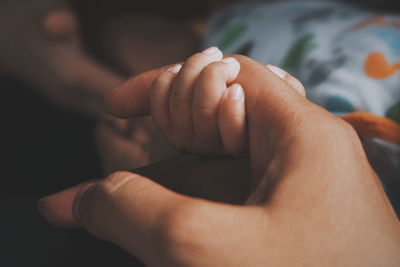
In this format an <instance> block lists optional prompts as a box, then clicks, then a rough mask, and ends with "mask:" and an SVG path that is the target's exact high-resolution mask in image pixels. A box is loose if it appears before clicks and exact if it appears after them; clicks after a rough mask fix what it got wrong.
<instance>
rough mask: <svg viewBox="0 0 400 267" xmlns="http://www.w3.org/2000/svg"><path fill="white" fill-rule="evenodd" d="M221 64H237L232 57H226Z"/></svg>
mask: <svg viewBox="0 0 400 267" xmlns="http://www.w3.org/2000/svg"><path fill="white" fill-rule="evenodd" d="M222 62H223V63H226V64H230V63H236V62H238V61H237V60H236V58H234V57H226V58H224V59H223V60H222Z"/></svg>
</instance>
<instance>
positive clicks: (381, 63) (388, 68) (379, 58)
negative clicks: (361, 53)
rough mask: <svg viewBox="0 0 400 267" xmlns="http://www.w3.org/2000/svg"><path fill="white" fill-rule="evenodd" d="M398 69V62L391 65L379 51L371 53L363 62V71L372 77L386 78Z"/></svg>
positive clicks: (399, 68)
mask: <svg viewBox="0 0 400 267" xmlns="http://www.w3.org/2000/svg"><path fill="white" fill-rule="evenodd" d="M399 70H400V62H398V63H395V64H393V65H391V64H390V63H389V61H388V60H387V59H386V57H385V56H384V55H383V54H382V53H380V52H374V53H371V54H370V55H369V56H368V57H367V59H366V60H365V63H364V71H365V73H366V74H367V76H368V77H370V78H373V79H379V80H380V79H386V78H389V77H390V76H392V75H394V74H395V73H396V72H397V71H399Z"/></svg>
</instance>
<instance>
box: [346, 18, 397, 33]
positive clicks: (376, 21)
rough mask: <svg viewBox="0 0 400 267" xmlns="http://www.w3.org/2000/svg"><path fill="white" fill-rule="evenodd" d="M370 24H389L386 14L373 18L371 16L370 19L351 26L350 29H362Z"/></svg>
mask: <svg viewBox="0 0 400 267" xmlns="http://www.w3.org/2000/svg"><path fill="white" fill-rule="evenodd" d="M370 25H378V26H380V27H385V26H389V25H388V23H387V22H386V20H385V17H384V16H373V17H372V18H369V19H367V20H365V21H363V22H360V23H358V24H357V25H355V26H353V27H351V29H350V30H361V29H363V28H366V27H368V26H370Z"/></svg>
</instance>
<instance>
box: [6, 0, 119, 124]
mask: <svg viewBox="0 0 400 267" xmlns="http://www.w3.org/2000/svg"><path fill="white" fill-rule="evenodd" d="M0 67H1V69H2V70H3V71H4V72H6V73H7V74H12V75H15V76H17V77H19V78H21V79H24V80H25V81H27V82H29V83H30V84H31V85H33V87H34V88H36V89H37V90H38V91H40V92H41V93H43V94H44V95H45V96H47V97H48V98H50V99H51V100H53V101H54V102H56V103H57V104H59V105H61V106H64V107H67V108H71V109H75V110H78V111H80V112H84V113H87V114H90V115H96V116H97V115H99V113H102V102H103V100H102V98H103V94H104V93H105V91H106V90H107V89H109V88H110V87H112V86H114V85H116V84H118V83H120V82H122V81H123V80H122V78H121V77H120V76H119V75H116V74H114V73H113V72H111V71H110V70H108V69H107V68H105V67H103V66H101V65H100V64H99V63H98V62H96V61H95V60H93V59H92V58H91V57H90V56H89V55H88V53H87V52H86V51H85V49H84V47H83V45H82V42H81V38H80V35H79V25H78V19H77V18H76V16H75V14H74V12H73V10H72V9H71V8H70V7H69V6H68V4H67V2H66V1H65V0H41V1H29V0H13V1H7V0H6V1H1V2H0Z"/></svg>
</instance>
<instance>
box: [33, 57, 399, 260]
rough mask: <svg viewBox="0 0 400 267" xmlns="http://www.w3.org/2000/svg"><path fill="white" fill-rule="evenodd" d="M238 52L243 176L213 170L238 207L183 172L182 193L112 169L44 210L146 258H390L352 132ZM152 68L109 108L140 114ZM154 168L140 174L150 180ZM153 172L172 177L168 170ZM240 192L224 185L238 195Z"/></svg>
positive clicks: (387, 230)
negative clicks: (245, 159)
mask: <svg viewBox="0 0 400 267" xmlns="http://www.w3.org/2000/svg"><path fill="white" fill-rule="evenodd" d="M235 58H236V59H237V60H238V61H239V62H240V65H241V72H240V74H239V77H238V78H237V80H236V82H238V83H240V84H241V85H243V88H244V90H245V95H246V114H247V119H248V130H249V154H250V161H249V163H250V172H251V175H250V174H249V175H245V176H244V174H243V173H241V174H238V175H235V174H232V173H231V172H229V171H226V172H225V173H223V174H221V177H222V176H224V177H227V178H231V180H235V179H237V178H238V177H239V178H242V179H243V180H244V184H245V187H247V188H249V191H248V194H247V197H246V199H247V200H246V204H245V205H238V204H226V203H221V202H217V201H210V200H204V199H201V198H197V197H190V196H187V195H184V193H185V187H186V188H191V190H196V189H199V190H204V189H205V188H206V189H207V188H209V189H210V190H212V189H213V187H214V184H213V181H212V180H211V181H209V184H207V185H205V186H202V187H201V188H200V187H194V188H193V187H190V185H191V183H193V182H194V181H193V180H191V179H181V180H179V176H184V175H182V173H179V171H176V170H173V171H171V172H172V173H173V175H176V178H175V179H176V180H177V181H178V180H179V181H180V183H179V186H180V187H181V188H180V190H176V191H179V193H176V192H173V191H170V190H169V189H167V188H166V187H163V186H161V185H159V184H158V183H156V182H154V181H152V180H150V179H148V178H145V177H144V176H141V175H139V174H134V173H129V172H117V173H114V174H112V175H110V176H108V177H107V178H106V179H104V180H102V181H97V182H92V183H89V184H84V185H79V186H77V187H75V188H72V189H68V190H66V191H63V192H60V193H58V194H54V195H51V196H48V197H46V198H44V199H43V200H42V201H41V202H40V205H39V208H40V210H41V212H42V214H43V215H44V216H45V217H46V218H47V219H48V220H49V221H50V222H52V223H53V224H55V225H58V226H77V225H79V226H81V227H83V228H85V229H86V230H87V231H89V232H90V233H91V234H93V235H95V236H96V237H98V238H101V239H105V240H108V241H111V242H114V243H116V244H117V245H119V246H121V247H122V248H124V249H125V250H127V251H128V252H130V253H132V254H134V255H136V256H137V257H139V259H141V260H142V261H143V262H144V263H145V264H147V265H150V266H292V265H299V266H321V265H323V266H398V265H399V264H400V253H399V251H400V225H399V222H398V220H397V217H396V215H395V213H394V212H393V209H392V208H391V206H390V203H389V201H388V199H387V198H386V196H385V193H384V191H383V190H382V187H381V185H380V183H379V181H378V179H377V177H376V175H375V173H374V172H373V170H372V169H371V167H370V165H369V163H368V161H367V159H366V156H365V153H364V151H363V149H362V146H361V144H360V141H359V139H358V137H357V135H356V133H355V132H354V130H353V129H352V128H351V127H350V126H349V125H348V124H346V123H345V122H343V121H341V120H340V119H338V118H336V117H335V116H333V115H331V114H329V113H328V112H326V111H324V110H323V109H321V108H320V107H318V106H316V105H314V104H312V103H310V102H309V101H307V100H306V99H305V98H304V97H303V96H302V95H301V94H299V93H297V92H296V91H295V90H293V88H292V87H291V86H289V83H288V82H286V81H284V80H282V79H280V78H279V77H278V76H276V75H275V74H274V73H272V72H271V71H270V70H269V69H267V68H265V66H262V65H260V64H258V63H256V62H254V61H252V60H251V59H248V58H246V57H243V56H235ZM159 72H160V70H155V71H152V72H148V73H145V74H143V75H142V76H137V77H134V78H132V79H131V80H129V81H127V82H126V83H125V84H122V85H121V86H120V87H118V88H116V89H114V90H113V91H112V92H111V93H110V94H109V96H108V101H107V103H108V107H109V109H110V110H112V111H113V113H114V114H117V115H121V116H126V117H129V116H133V115H137V114H146V113H147V112H148V111H149V106H148V101H147V100H148V89H149V87H150V84H151V82H152V80H154V78H155V77H156V75H157V74H158V73H159ZM255 77H256V78H257V79H255ZM178 160H179V159H178ZM210 162H212V161H209V163H210ZM200 163H201V161H199V162H198V163H197V164H199V165H200ZM213 163H214V164H215V165H216V166H214V168H213V169H215V170H218V167H220V168H222V165H223V164H218V163H215V162H213ZM165 164H167V165H168V162H167V163H165ZM173 164H176V162H175V163H174V162H172V164H171V166H173ZM188 165H190V164H188ZM175 166H176V165H175ZM185 166H186V165H185V164H182V168H183V169H185ZM192 166H193V165H192ZM209 166H210V165H209ZM163 168H165V165H164V167H163ZM224 168H225V170H227V169H229V168H226V165H224ZM157 169H160V166H154V168H152V167H147V170H143V169H142V171H141V173H142V175H146V172H147V173H148V174H149V176H157V175H156V174H154V173H156V172H157ZM161 169H162V168H161ZM166 169H168V168H166ZM166 169H164V170H166ZM152 172H153V174H151V173H152ZM210 172H211V170H210ZM158 175H160V173H159V174H158ZM185 175H186V177H188V174H187V173H186V174H185ZM161 176H164V177H166V178H170V177H169V174H168V172H167V171H165V172H164V174H161ZM191 176H192V175H189V178H190V177H191ZM193 176H195V175H193ZM161 179H162V178H161ZM196 180H197V179H196ZM220 181H221V180H219V181H216V183H218V182H220ZM171 187H172V188H173V186H171ZM240 188H243V184H241V183H238V184H237V185H233V186H232V187H227V188H226V190H229V191H231V192H234V193H235V194H237V195H239V194H240V193H241V191H240V190H238V189H240ZM191 195H194V196H199V194H198V195H196V194H191ZM238 199H240V198H238ZM227 202H230V201H227ZM232 202H233V201H232ZM239 202H240V201H239Z"/></svg>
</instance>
